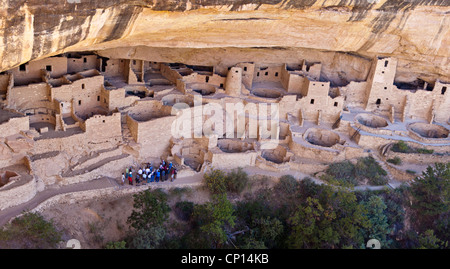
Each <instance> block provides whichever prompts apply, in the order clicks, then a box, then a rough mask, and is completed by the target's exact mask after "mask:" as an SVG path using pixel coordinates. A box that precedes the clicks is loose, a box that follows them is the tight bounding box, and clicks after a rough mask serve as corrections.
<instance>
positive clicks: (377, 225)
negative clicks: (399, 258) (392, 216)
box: [363, 195, 392, 248]
mask: <svg viewBox="0 0 450 269" xmlns="http://www.w3.org/2000/svg"><path fill="white" fill-rule="evenodd" d="M363 205H364V207H365V208H366V210H367V214H366V216H367V217H368V221H369V226H368V227H367V228H366V229H363V230H364V233H365V237H366V239H367V240H369V239H377V240H378V241H380V243H381V246H382V247H383V248H388V247H389V245H390V244H391V241H390V240H389V239H388V238H387V235H388V234H389V233H391V232H392V230H391V229H390V228H389V223H388V219H387V216H386V214H385V210H386V208H387V206H386V204H385V203H384V201H383V198H382V197H380V196H376V195H373V196H371V197H370V198H369V199H368V201H366V202H364V203H363Z"/></svg>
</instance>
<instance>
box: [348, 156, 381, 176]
mask: <svg viewBox="0 0 450 269" xmlns="http://www.w3.org/2000/svg"><path fill="white" fill-rule="evenodd" d="M355 176H356V177H357V178H358V179H363V178H367V179H369V181H370V180H378V178H377V177H379V176H387V172H386V171H385V170H384V169H383V168H382V167H381V166H380V165H379V164H378V162H377V161H376V160H375V159H374V158H373V157H371V156H369V157H365V158H360V159H358V162H357V163H356V166H355Z"/></svg>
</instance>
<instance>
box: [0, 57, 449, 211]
mask: <svg viewBox="0 0 450 269" xmlns="http://www.w3.org/2000/svg"><path fill="white" fill-rule="evenodd" d="M396 68H397V59H395V58H383V57H376V58H374V59H373V60H372V67H371V69H370V72H369V75H368V77H367V79H366V80H365V81H351V82H349V83H348V84H346V85H344V86H334V84H333V83H331V82H330V81H328V80H327V79H326V76H324V75H323V74H322V64H321V63H319V62H307V61H301V62H299V63H298V64H282V65H279V64H269V63H253V62H243V63H238V64H236V65H233V66H229V67H228V68H223V67H219V66H195V65H187V64H183V63H163V62H151V61H145V60H141V59H114V58H105V57H100V56H98V55H96V54H93V53H80V52H78V53H66V54H63V55H58V56H54V57H50V58H46V59H41V60H35V61H31V62H28V63H26V64H22V65H20V66H17V67H16V68H14V69H11V70H9V71H6V72H3V73H1V74H0V98H1V99H0V100H1V101H0V193H1V195H0V209H4V208H7V207H11V206H13V205H16V204H19V203H23V202H25V201H27V200H29V199H31V198H32V197H33V196H34V195H35V194H36V192H38V191H42V190H43V189H45V188H46V187H48V186H53V185H55V184H57V185H68V184H74V183H78V182H84V181H89V180H93V179H95V178H98V177H101V176H108V177H112V178H118V177H119V176H120V175H121V173H122V172H123V171H124V169H125V167H128V166H130V164H133V163H143V162H150V161H159V160H160V158H165V159H168V160H172V161H174V162H175V163H177V165H178V166H179V167H180V168H181V171H180V176H181V174H182V172H185V173H187V174H188V173H197V172H200V171H205V169H208V168H210V167H214V168H221V169H229V168H235V167H238V166H250V167H252V166H253V167H259V168H261V169H265V170H268V171H278V172H281V171H284V170H288V169H291V170H298V171H301V172H303V173H306V174H313V173H316V172H320V171H323V170H324V169H325V168H326V166H327V165H328V164H330V163H332V162H338V161H343V160H352V159H356V158H359V157H365V156H370V155H373V154H374V153H380V154H381V156H384V154H385V153H386V151H387V147H389V146H390V145H392V144H393V143H396V142H398V141H404V142H406V143H407V144H408V145H411V146H413V147H421V148H426V149H430V150H431V149H432V150H433V151H434V152H435V154H438V156H434V154H433V155H431V156H430V158H441V159H445V160H447V161H448V160H449V151H450V138H449V130H450V125H449V116H450V90H448V89H449V88H450V83H447V82H444V81H440V80H436V81H433V82H424V81H421V80H420V79H418V83H416V84H408V85H405V84H402V83H399V82H397V81H396V80H395V78H396ZM199 97H201V103H200V104H198V105H197V106H195V105H194V104H195V100H196V98H197V99H199ZM180 103H184V104H186V106H185V107H184V108H182V109H179V108H177V109H175V106H176V104H180ZM226 103H242V104H243V105H248V104H255V106H254V107H255V108H256V107H258V106H256V104H261V103H265V104H277V105H279V124H278V125H277V127H273V128H272V129H271V132H272V133H274V134H275V137H276V138H277V141H276V143H277V144H276V145H275V146H274V147H266V145H267V144H266V143H268V141H267V140H266V139H265V138H264V137H263V136H262V134H261V133H260V132H258V133H257V134H256V135H255V136H254V137H249V136H247V135H241V136H234V137H232V138H229V137H227V136H225V135H224V134H223V133H215V135H212V136H208V137H206V136H200V137H196V136H190V137H173V136H172V132H171V126H172V123H173V122H174V121H175V120H176V119H177V115H178V114H177V113H178V112H180V111H182V110H183V109H184V110H192V111H194V110H195V109H196V108H200V109H206V108H207V107H208V105H212V104H219V105H222V106H225V104H226ZM259 109H260V106H259ZM257 110H258V109H256V110H252V109H250V110H248V111H246V113H245V114H244V115H242V114H241V120H243V121H244V122H245V125H244V126H245V130H244V131H245V132H246V134H248V133H249V132H250V130H249V129H250V126H252V124H261V121H259V122H256V121H254V118H255V117H256V116H257V114H258V111H257ZM192 115H195V113H192ZM193 117H195V116H193ZM207 119H208V117H207V116H201V119H200V120H203V121H204V120H207ZM273 120H274V119H272V118H270V117H268V118H267V119H266V121H267V122H266V123H269V125H270V123H273V122H272V121H273ZM192 122H195V119H193V121H192ZM235 126H236V125H235ZM216 127H217V126H216ZM216 127H215V128H216ZM258 127H259V126H258ZM215 130H218V129H217V128H216V129H215ZM226 132H231V133H232V134H234V133H238V130H237V127H235V129H233V130H226ZM272 142H273V141H272ZM405 158H406V157H405ZM421 158H422V157H421ZM411 159H414V158H413V157H412V158H411ZM379 161H381V162H384V160H382V159H379ZM410 161H411V162H414V160H410ZM388 168H389V170H390V171H391V173H393V174H395V175H397V176H398V178H399V179H404V180H409V179H411V177H410V176H408V174H407V173H405V171H402V170H400V169H397V168H395V167H393V166H389V167H388Z"/></svg>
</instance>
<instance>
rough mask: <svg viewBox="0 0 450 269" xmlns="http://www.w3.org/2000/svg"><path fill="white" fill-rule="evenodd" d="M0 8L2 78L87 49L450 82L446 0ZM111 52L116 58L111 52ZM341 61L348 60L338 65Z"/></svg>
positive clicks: (85, 0)
mask: <svg viewBox="0 0 450 269" xmlns="http://www.w3.org/2000/svg"><path fill="white" fill-rule="evenodd" d="M1 7H2V8H1V10H0V12H1V15H0V59H1V62H0V70H2V71H3V70H7V69H10V68H12V67H14V66H17V65H18V64H20V63H25V62H27V61H29V60H32V59H37V58H43V57H47V56H50V55H55V54H59V53H61V52H65V51H86V50H96V51H99V53H100V54H102V53H104V54H105V55H111V54H115V53H123V54H119V55H117V56H120V57H125V58H128V57H133V55H132V54H136V53H137V52H136V51H137V50H139V51H141V52H140V53H141V54H143V55H144V56H143V57H145V54H146V53H145V51H146V50H148V51H147V54H149V55H154V57H153V58H155V57H159V58H164V59H167V60H168V61H172V62H176V61H185V60H188V61H192V62H195V61H197V60H198V61H200V62H202V61H203V62H208V63H211V62H214V63H216V64H217V63H220V62H223V61H226V59H230V58H231V59H232V58H233V57H234V56H233V54H231V55H226V54H224V53H217V52H220V51H222V52H223V49H224V48H229V49H230V50H232V52H233V51H241V52H245V51H247V52H250V54H251V55H253V56H254V57H256V58H253V59H251V60H252V61H259V60H264V59H265V58H266V57H267V56H266V55H267V54H268V53H271V54H272V55H273V56H272V58H271V57H269V58H271V61H272V62H274V63H275V62H290V61H293V60H296V59H297V58H300V59H301V57H304V58H311V60H314V59H312V58H313V56H317V57H319V58H321V59H322V60H324V59H334V61H333V62H331V63H329V66H330V68H331V66H339V65H340V64H341V65H348V63H352V62H353V63H356V62H358V63H359V64H360V66H357V67H356V68H353V67H354V66H356V65H355V64H351V65H352V66H353V67H351V68H350V69H348V68H347V67H345V68H343V69H345V70H343V72H344V73H352V72H354V73H358V72H359V71H361V70H365V69H366V65H367V62H368V59H370V58H371V57H374V56H376V55H379V56H394V57H397V58H398V59H399V66H398V79H399V80H404V81H408V80H412V79H413V78H414V77H415V76H418V77H420V78H422V79H425V80H434V79H437V78H440V79H442V80H447V81H448V80H450V68H449V66H450V65H449V64H450V34H449V33H450V16H449V13H450V3H449V1H448V0H295V1H294V0H253V1H250V0H177V1H175V0H134V1H131V0H45V1H44V0H2V1H1ZM118 47H120V48H125V49H124V50H111V49H115V48H118ZM137 48H139V49H137ZM159 48H161V49H159ZM200 48H208V50H204V52H205V53H206V54H202V50H198V49H200ZM237 48H242V49H237ZM186 50H188V51H190V52H191V53H190V54H188V55H186V54H185V52H186ZM102 51H103V52H102ZM286 51H290V52H291V53H290V54H288V55H287V53H286ZM308 51H310V53H308ZM330 53H331V54H330ZM348 53H351V55H354V56H352V57H353V59H351V60H349V62H345V61H342V62H339V60H342V59H350V57H349V56H348V55H349V54H348ZM237 54H239V53H237ZM241 54H242V53H241ZM258 55H259V56H258ZM324 55H326V56H324ZM257 56H258V57H259V58H258V57H257ZM159 58H158V59H159ZM243 58H245V57H244V56H243ZM147 59H148V60H152V59H150V58H149V57H147ZM158 59H153V60H154V61H157V60H158ZM239 60H240V59H238V58H236V59H235V61H239ZM317 60H320V59H317ZM231 61H233V60H231ZM352 69H353V71H351V70H352ZM363 73H364V72H363ZM359 76H363V75H359ZM335 77H338V75H337V73H336V75H335ZM350 78H357V79H360V78H359V77H358V76H357V75H356V74H355V77H352V76H350ZM347 79H348V78H347ZM341 80H345V79H342V78H341Z"/></svg>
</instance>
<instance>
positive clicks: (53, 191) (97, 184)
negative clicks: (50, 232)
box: [0, 178, 117, 227]
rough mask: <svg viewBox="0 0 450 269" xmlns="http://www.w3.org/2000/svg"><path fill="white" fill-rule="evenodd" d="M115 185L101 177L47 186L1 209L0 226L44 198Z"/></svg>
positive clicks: (33, 206)
mask: <svg viewBox="0 0 450 269" xmlns="http://www.w3.org/2000/svg"><path fill="white" fill-rule="evenodd" d="M113 186H117V184H116V183H114V182H112V181H111V180H110V179H108V178H102V179H96V180H91V181H88V182H83V183H77V184H73V185H68V186H63V187H59V188H57V187H53V188H48V189H46V190H44V191H42V192H39V193H37V194H36V196H34V197H33V199H31V200H30V201H28V202H26V203H23V204H20V205H17V206H14V207H10V208H7V209H5V210H2V211H1V212H0V227H1V226H3V225H5V224H6V223H7V222H8V221H9V220H10V219H11V218H13V217H15V216H17V215H19V214H21V213H22V212H23V211H29V210H31V209H33V208H35V207H36V206H38V205H39V204H40V203H42V202H44V201H45V200H47V199H49V198H51V197H53V196H56V195H59V194H64V193H70V192H79V191H86V190H95V189H103V188H108V187H113Z"/></svg>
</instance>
